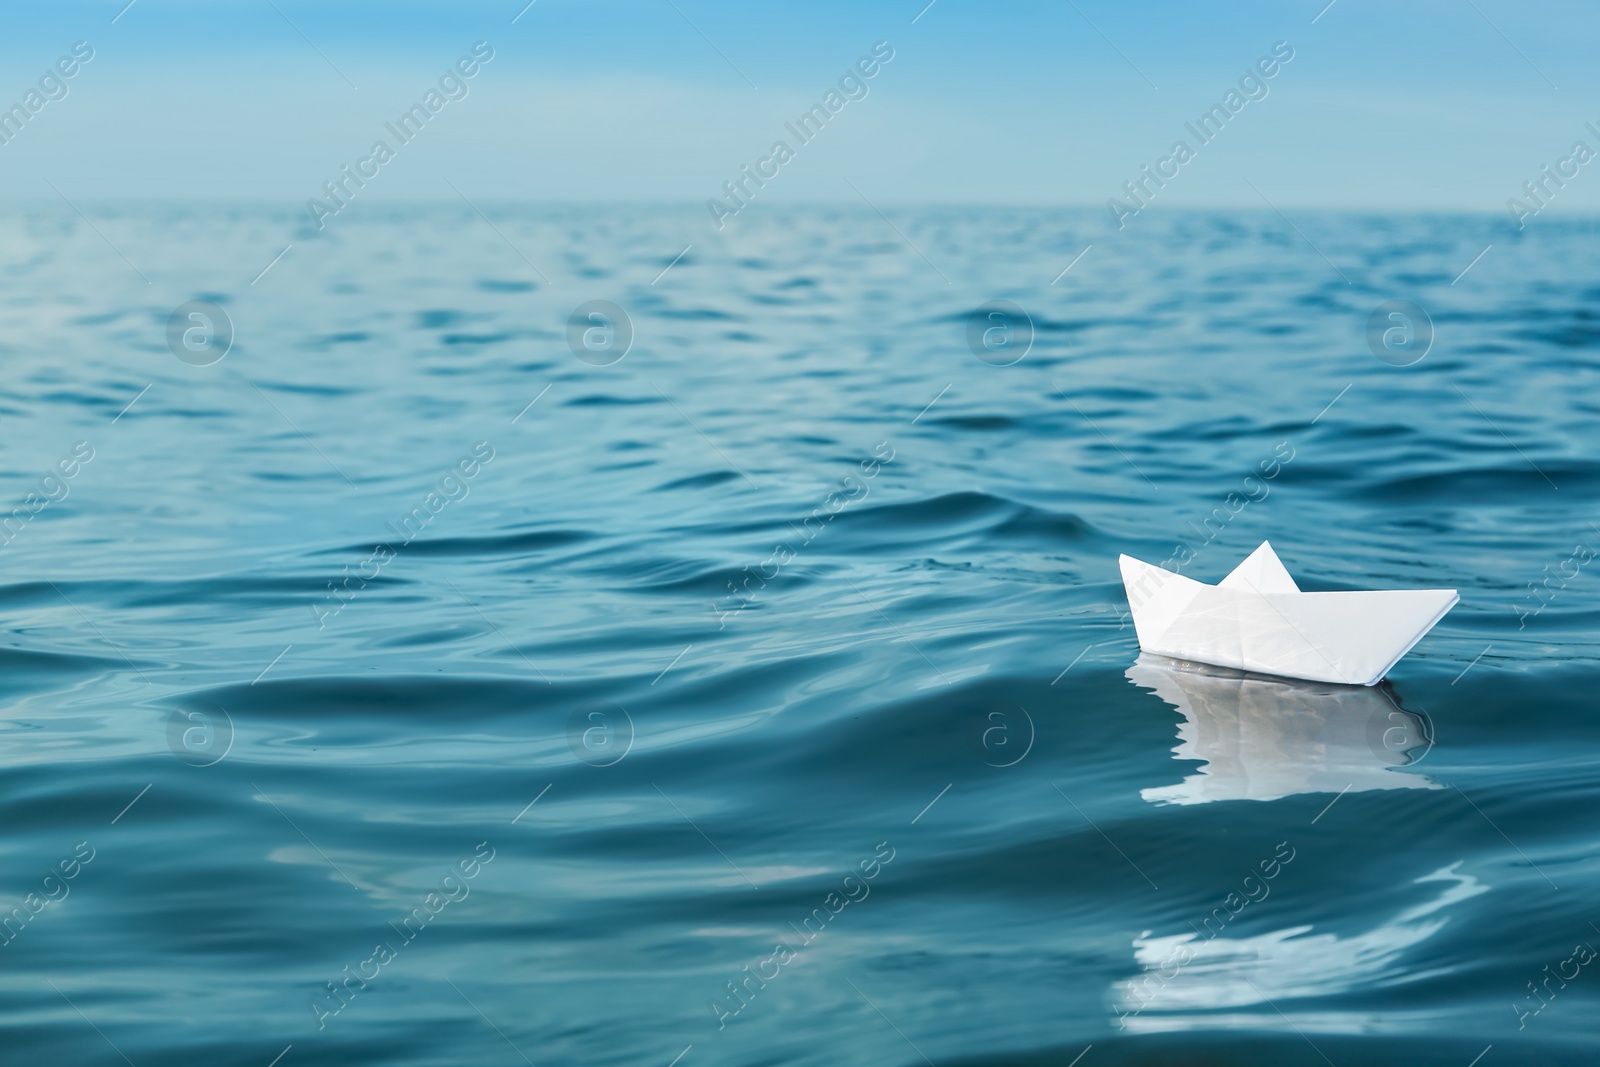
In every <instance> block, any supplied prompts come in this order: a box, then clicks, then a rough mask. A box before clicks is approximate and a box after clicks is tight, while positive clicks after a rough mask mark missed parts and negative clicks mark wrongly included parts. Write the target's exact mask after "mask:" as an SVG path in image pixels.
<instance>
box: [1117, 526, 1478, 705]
mask: <svg viewBox="0 0 1600 1067" xmlns="http://www.w3.org/2000/svg"><path fill="white" fill-rule="evenodd" d="M1118 562H1119V563H1120V564H1121V566H1122V585H1123V588H1124V589H1125V590H1126V591H1127V594H1128V607H1129V608H1130V609H1131V610H1132V612H1133V628H1134V630H1135V632H1137V633H1138V635H1139V647H1140V648H1141V649H1143V650H1144V651H1146V652H1151V653H1154V654H1156V655H1159V656H1170V657H1172V658H1173V659H1185V660H1192V661H1194V662H1197V663H1209V664H1212V665H1213V666H1218V667H1232V668H1234V669H1235V670H1241V671H1253V672H1255V673H1257V674H1274V675H1278V676H1280V677H1284V678H1302V679H1305V680H1308V681H1313V682H1334V683H1337V684H1342V685H1376V684H1377V683H1378V682H1380V681H1382V680H1383V676H1384V675H1385V674H1388V673H1389V670H1390V668H1392V667H1393V666H1394V665H1395V664H1396V663H1398V662H1399V661H1400V657H1402V656H1404V655H1405V654H1406V653H1407V652H1409V651H1411V647H1412V646H1413V645H1415V644H1416V643H1417V642H1418V641H1420V640H1422V638H1423V637H1424V636H1425V635H1426V634H1427V632H1428V631H1429V630H1431V629H1433V627H1434V624H1435V623H1437V622H1438V621H1439V620H1440V619H1442V618H1444V616H1445V613H1446V612H1448V611H1449V610H1450V609H1451V608H1453V607H1455V605H1456V603H1457V602H1458V601H1459V600H1460V599H1461V598H1460V597H1459V596H1458V595H1457V594H1456V591H1455V590H1454V589H1379V590H1362V591H1359V592H1333V593H1302V592H1301V591H1300V587H1299V586H1297V585H1295V584H1294V579H1293V578H1291V577H1289V572H1288V571H1287V570H1285V569H1284V566H1283V564H1282V563H1281V562H1280V561H1279V560H1278V556H1277V553H1275V552H1273V551H1272V546H1271V545H1270V544H1268V543H1267V542H1265V541H1263V542H1261V547H1260V548H1258V549H1256V550H1255V551H1254V552H1252V553H1250V555H1249V556H1248V557H1246V559H1245V561H1244V562H1243V563H1241V564H1239V565H1238V566H1237V567H1235V568H1234V569H1233V573H1232V574H1229V575H1228V576H1227V577H1226V578H1224V579H1222V581H1220V582H1218V583H1217V584H1216V585H1206V584H1205V583H1204V582H1197V581H1195V580H1194V579H1193V578H1186V577H1184V576H1183V575H1181V574H1174V573H1173V572H1172V571H1169V570H1165V569H1163V568H1161V567H1157V566H1154V565H1152V564H1149V563H1145V562H1144V561H1142V560H1137V559H1134V558H1133V557H1132V556H1121V557H1119V559H1118Z"/></svg>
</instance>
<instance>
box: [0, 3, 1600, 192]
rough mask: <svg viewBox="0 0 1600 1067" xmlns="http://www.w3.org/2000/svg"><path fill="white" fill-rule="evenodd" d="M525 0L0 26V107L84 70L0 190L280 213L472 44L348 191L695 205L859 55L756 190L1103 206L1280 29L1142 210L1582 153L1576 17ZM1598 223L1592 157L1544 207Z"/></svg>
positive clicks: (1382, 184)
mask: <svg viewBox="0 0 1600 1067" xmlns="http://www.w3.org/2000/svg"><path fill="white" fill-rule="evenodd" d="M522 2H523V0H506V2H495V3H486V2H479V0H466V2H456V3H449V4H446V3H393V2H382V3H378V2H364V0H357V2H350V3H343V4H331V3H330V4H320V3H319V4H312V3H306V2H303V0H221V2H219V0H211V2H206V3H200V2H191V0H136V2H135V3H134V4H133V6H132V7H130V8H128V9H127V10H125V11H123V12H122V14H121V15H120V17H117V16H118V12H119V10H121V9H122V7H123V4H124V3H125V0H108V2H101V0H94V2H83V0H67V2H61V3H55V4H51V5H48V6H45V5H36V6H33V7H31V8H29V9H27V10H23V11H13V12H8V15H7V33H6V34H5V36H4V40H3V42H0V104H4V105H5V106H9V105H10V104H11V103H14V102H18V101H21V100H22V99H23V97H24V94H25V93H26V92H27V91H28V90H29V88H30V87H32V86H34V85H35V83H36V82H37V80H38V78H39V77H40V76H41V75H42V74H44V73H45V72H46V71H47V70H48V69H49V68H50V67H51V65H52V64H53V63H54V62H55V61H56V59H57V58H58V57H60V56H62V55H65V54H66V53H68V52H69V50H70V48H71V46H72V44H73V42H75V41H79V40H87V41H89V42H90V43H91V44H92V46H93V47H94V49H95V58H94V59H93V60H92V61H91V62H90V63H89V64H87V65H86V66H84V67H83V69H82V70H81V71H79V72H78V74H77V75H76V76H75V77H74V78H72V79H71V80H70V82H69V83H68V85H67V88H68V93H67V96H66V97H65V98H64V99H60V100H55V101H52V102H50V103H49V104H48V105H47V106H46V107H45V108H44V109H43V110H42V111H41V112H40V113H39V114H37V115H35V116H34V117H33V118H32V119H31V120H30V121H29V123H28V124H27V126H26V127H25V128H24V130H23V131H22V133H20V134H19V135H18V136H17V137H15V138H14V139H13V140H12V141H11V142H10V143H8V144H5V145H0V164H3V165H0V192H3V193H4V194H5V195H6V196H7V197H9V198H11V199H13V200H18V199H22V200H31V199H35V198H41V197H51V196H53V195H54V194H52V193H51V192H50V190H49V188H48V186H46V185H45V184H44V180H45V179H49V180H51V181H53V182H56V183H57V184H58V185H59V186H60V188H61V189H62V190H63V191H69V192H70V193H71V194H73V195H74V198H76V197H83V198H85V199H89V200H96V201H101V200H113V199H121V198H134V199H146V198H161V199H172V200H179V201H187V200H202V199H203V200H230V199H240V200H265V201H282V202H284V203H285V204H286V205H288V204H292V205H300V204H303V203H304V201H305V199H306V198H307V197H309V196H312V195H315V194H316V193H318V191H319V190H320V188H321V186H322V183H323V182H324V181H326V180H328V179H329V178H331V177H334V176H336V175H337V174H338V173H339V170H340V167H341V166H342V165H346V164H349V165H354V164H355V163H356V161H357V160H358V159H359V158H361V157H363V156H365V155H367V153H368V151H369V149H370V146H371V144H372V142H373V141H374V140H375V139H377V138H379V137H381V136H383V133H384V130H383V123H384V122H386V121H392V120H393V119H395V118H396V117H397V116H398V115H399V114H400V113H401V112H403V111H404V110H405V109H406V108H407V107H408V106H410V105H411V104H412V103H413V102H416V101H417V100H419V99H420V98H421V96H422V94H423V93H424V91H425V90H426V89H428V88H429V87H430V86H432V85H434V84H435V83H436V82H437V80H438V78H439V76H440V75H441V74H442V73H443V72H444V71H445V70H446V69H447V68H448V67H449V66H450V65H451V64H452V63H454V62H455V61H456V60H457V58H458V57H460V56H462V55H464V54H466V53H468V52H469V50H470V47H471V45H472V44H473V42H475V41H479V40H486V41H488V42H489V43H490V44H491V45H492V46H493V48H494V49H495V59H494V60H493V61H492V62H491V63H490V64H488V65H487V66H486V67H484V68H483V69H482V70H481V71H480V72H479V73H478V75H477V76H476V77H474V78H473V79H472V80H471V82H470V84H469V90H470V92H469V95H468V96H467V97H466V98H465V99H462V100H459V101H455V102H452V103H450V104H449V105H448V106H447V107H445V108H444V109H443V111H442V112H441V113H440V114H439V115H437V116H435V117H434V118H433V120H432V121H431V122H430V124H429V128H428V129H427V130H426V131H425V133H424V134H423V135H422V136H420V137H419V138H418V139H417V140H416V141H415V142H414V143H413V144H410V145H407V146H406V147H405V148H404V149H403V150H402V151H401V152H400V153H399V154H398V157H397V158H396V159H395V160H394V161H393V162H392V163H390V164H388V165H386V166H385V167H384V168H383V171H382V177H381V178H379V179H377V180H375V181H374V183H373V185H372V188H371V189H370V190H368V191H366V193H364V195H365V196H367V197H368V198H369V199H372V200H375V201H377V200H384V199H389V200H395V201H402V200H416V199H450V198H453V197H454V196H455V194H454V193H453V192H452V191H451V190H450V188H449V185H448V184H447V180H448V181H449V182H454V183H455V184H456V185H457V186H458V187H460V188H461V189H462V190H463V191H464V192H467V193H469V194H470V195H474V197H475V198H476V197H482V198H483V199H485V200H490V201H570V200H595V199H625V200H638V201H687V202H702V201H704V200H705V199H707V198H708V197H711V196H714V195H717V194H718V193H719V192H720V189H721V186H722V183H723V182H724V181H726V180H728V179H730V178H733V177H735V176H737V175H738V173H739V170H740V166H741V165H742V164H751V165H754V164H755V162H756V161H757V160H758V159H760V158H762V157H763V156H765V155H767V154H768V153H769V151H770V149H771V146H772V143H773V142H774V141H775V140H777V139H779V138H785V137H786V134H785V128H784V123H785V122H786V121H791V120H793V119H794V118H795V117H797V116H798V115H799V114H800V113H801V112H803V111H805V110H806V109H807V108H808V107H810V106H811V105H813V104H815V103H818V102H819V101H821V100H822V99H823V96H824V94H825V93H826V91H827V90H828V89H829V88H831V87H833V86H834V85H835V83H836V82H837V80H838V78H839V77H840V75H841V74H843V73H844V72H845V71H846V70H847V69H849V68H850V67H851V65H853V64H854V63H855V62H856V61H857V60H858V58H860V57H862V56H864V55H867V54H868V53H869V52H870V51H871V49H872V46H873V44H874V42H876V41H880V40H882V41H888V42H889V44H890V45H891V46H892V47H893V49H894V51H895V58H894V59H893V60H892V61H891V62H890V63H889V64H887V65H886V66H884V67H883V69H882V70H881V71H880V72H879V73H878V75H877V76H876V77H874V78H873V79H872V80H871V82H870V83H869V84H868V89H869V93H868V95H867V96H866V97H865V98H864V99H861V100H854V101H851V102H849V103H848V105H847V106H845V107H844V108H843V110H842V111H841V112H840V113H839V114H838V115H836V116H835V117H834V118H833V119H832V120H831V121H830V123H829V126H828V128H827V129H826V131H825V132H824V133H823V134H822V135H821V136H819V137H818V138H817V139H816V140H815V141H814V142H813V143H811V144H808V145H806V146H804V147H803V148H801V149H799V151H797V156H796V158H795V159H794V160H793V161H791V162H790V163H788V164H786V165H785V166H784V167H783V168H782V170H781V177H779V178H777V179H775V180H774V181H773V183H772V185H771V186H770V187H769V188H767V189H765V190H763V191H762V193H761V198H762V199H763V201H765V202H771V203H782V202H794V203H801V202H808V201H819V200H828V201H832V200H841V201H852V200H856V193H854V192H853V191H852V190H851V188H850V185H849V184H847V182H848V183H853V184H854V185H855V186H856V187H857V188H859V189H860V190H861V191H862V193H864V194H865V195H867V196H869V197H871V198H872V199H873V200H874V201H875V202H880V203H884V204H897V203H917V202H963V201H971V202H984V203H1014V204H1061V205H1093V206H1097V207H1102V208H1103V206H1104V204H1105V201H1106V199H1107V198H1108V197H1110V196H1113V195H1117V194H1119V192H1120V188H1121V186H1122V184H1123V183H1124V182H1125V181H1127V180H1129V179H1131V178H1135V177H1137V176H1138V175H1139V171H1140V167H1141V165H1144V164H1150V165H1154V164H1155V163H1156V161H1157V160H1158V159H1160V158H1161V157H1164V156H1166V155H1168V153H1169V151H1170V149H1171V147H1172V145H1173V143H1174V141H1176V140H1177V139H1179V138H1180V137H1188V135H1186V133H1185V130H1184V123H1185V122H1190V121H1194V120H1195V119H1196V118H1197V117H1198V116H1199V115H1200V114H1201V113H1202V112H1204V111H1205V110H1206V109H1207V108H1208V107H1210V105H1212V104H1213V103H1217V102H1219V101H1221V100H1222V98H1223V94H1224V93H1226V92H1227V90H1228V89H1229V88H1231V87H1233V86H1234V85H1235V84H1236V83H1237V81H1238V79H1239V78H1240V76H1241V75H1242V74H1244V73H1245V72H1246V71H1248V70H1249V69H1250V68H1251V66H1252V65H1253V64H1254V63H1255V62H1256V61H1257V60H1258V59H1259V58H1261V57H1263V56H1266V55H1268V54H1269V53H1270V51H1271V48H1272V46H1273V44H1274V43H1275V42H1278V41H1287V42H1289V45H1290V46H1291V47H1292V48H1293V49H1294V53H1295V54H1294V59H1293V60H1292V61H1291V62H1290V63H1288V64H1287V65H1286V66H1283V67H1282V69H1281V70H1279V71H1278V73H1277V74H1276V75H1275V76H1274V77H1273V78H1272V79H1271V80H1270V82H1268V84H1267V88H1268V90H1269V92H1268V95H1267V96H1266V97H1265V98H1264V99H1260V100H1255V101H1252V102H1250V103H1249V104H1248V105H1247V106H1246V107H1244V109H1243V110H1242V111H1241V112H1240V113H1239V114H1237V115H1235V116H1233V117H1232V119H1231V121H1230V122H1229V124H1228V127H1227V128H1226V129H1225V130H1224V131H1223V133H1222V134H1221V135H1220V136H1219V137H1218V138H1217V139H1216V140H1215V141H1214V142H1212V143H1211V144H1208V145H1205V146H1204V147H1202V148H1199V150H1198V151H1197V153H1196V158H1195V159H1193V160H1192V161H1190V162H1189V163H1187V164H1185V165H1184V166H1183V167H1182V168H1181V170H1180V171H1179V175H1178V176H1177V177H1176V178H1174V179H1173V180H1172V181H1171V182H1170V183H1169V184H1168V185H1167V186H1166V187H1165V188H1163V189H1162V190H1161V191H1160V193H1159V194H1158V196H1157V200H1158V202H1159V203H1161V204H1163V205H1169V204H1170V205H1216V206H1238V207H1261V206H1262V197H1263V196H1266V197H1269V198H1270V199H1271V200H1272V202H1273V203H1275V204H1278V205H1279V206H1283V207H1289V206H1294V207H1315V206H1325V207H1356V208H1380V209H1382V208H1404V209H1424V210H1452V211H1453V210H1468V211H1486V212H1494V211H1499V212H1504V211H1505V202H1506V199H1507V198H1508V197H1511V196H1514V195H1518V194H1519V190H1520V188H1521V186H1522V183H1523V182H1525V181H1527V180H1530V179H1533V178H1536V177H1538V176H1539V173H1540V168H1541V166H1542V165H1545V164H1550V165H1552V166H1554V165H1555V164H1556V163H1557V161H1558V160H1559V159H1561V158H1562V157H1563V156H1565V155H1567V154H1568V153H1569V151H1570V149H1571V147H1572V144H1573V142H1574V141H1576V140H1578V139H1580V138H1582V139H1586V140H1588V141H1589V142H1590V144H1591V146H1592V147H1594V148H1596V149H1600V137H1596V136H1595V135H1593V134H1591V133H1589V132H1588V131H1587V130H1585V129H1584V122H1585V120H1594V121H1595V122H1596V124H1597V126H1600V94H1596V92H1595V89H1596V83H1597V81H1600V79H1597V77H1596V75H1595V73H1594V70H1593V63H1592V59H1591V57H1590V55H1589V54H1588V53H1589V50H1590V46H1591V45H1592V43H1593V42H1594V41H1595V40H1596V39H1597V31H1600V6H1597V5H1594V4H1592V3H1591V4H1583V3H1578V2H1566V0H1562V2H1555V3H1549V4H1543V5H1540V6H1539V8H1538V10H1537V11H1530V10H1528V9H1526V8H1525V7H1523V6H1519V5H1516V4H1513V3H1512V2H1510V0H1389V2H1385V3H1378V2H1376V0H1336V2H1335V3H1334V4H1333V5H1332V6H1331V7H1329V8H1328V9H1327V10H1325V11H1323V10H1322V9H1323V6H1324V3H1325V0H1311V2H1300V0H1294V2H1287V0H1285V2H1268V0H1255V2H1243V3H1226V4H1224V3H1211V4H1193V3H1176V2H1167V0H1156V2H1149V3H1141V4H1122V3H1114V2H1111V0H1071V2H1068V0H1058V2H1049V3H1045V2H1035V0H1016V2H1010V3H1003V4H1002V3H988V4H982V5H980V4H977V3H975V2H972V0H935V3H934V4H933V5H932V6H931V7H929V8H927V9H926V10H923V5H924V3H925V0H907V2H900V0H895V2H879V3H843V2H839V0H809V2H806V3H775V4H766V5H754V4H749V3H732V2H726V0H607V2H600V0H592V2H584V0H537V2H536V3H535V4H533V5H532V7H530V8H528V9H527V10H526V11H525V12H524V13H523V14H522V15H521V17H520V18H519V19H518V20H517V21H516V23H515V24H513V23H512V18H513V17H514V16H516V15H517V14H518V11H519V9H520V8H521V6H522ZM1319 11H1320V12H1322V13H1321V15H1320V17H1317V16H1318V14H1319ZM919 12H921V14H920V17H918V16H919ZM113 17H117V18H116V22H115V23H113V22H112V19H113ZM1314 17H1315V18H1316V22H1315V23H1313V21H1312V20H1313V18H1314ZM913 18H916V21H915V23H913V21H912V20H913ZM1556 86H1559V88H1556ZM1191 141H1192V138H1191ZM1194 143H1197V142H1194ZM1590 169H1592V170H1594V171H1595V173H1593V174H1591V173H1589V170H1590ZM1251 184H1253V185H1254V186H1255V187H1256V189H1259V190H1260V192H1259V193H1258V192H1257V191H1256V190H1255V189H1252V188H1251ZM1597 209H1600V163H1597V164H1594V165H1592V167H1591V168H1585V169H1584V170H1581V171H1580V172H1579V173H1578V175H1577V176H1576V177H1575V178H1573V179H1572V180H1571V181H1570V182H1569V183H1568V185H1567V186H1566V187H1565V188H1563V189H1561V190H1560V191H1559V192H1558V193H1557V194H1556V195H1555V196H1554V197H1552V203H1551V207H1550V211H1551V212H1552V213H1569V212H1575V211H1583V212H1592V211H1595V210H1597Z"/></svg>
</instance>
